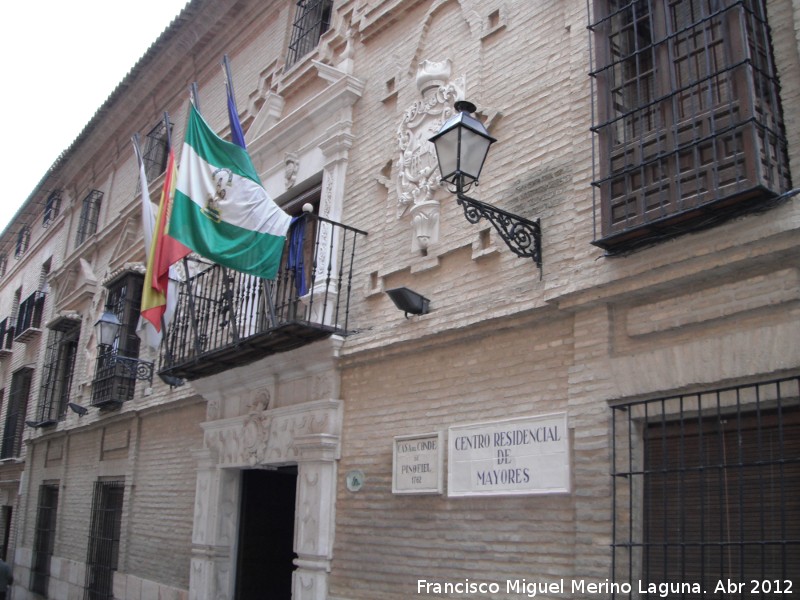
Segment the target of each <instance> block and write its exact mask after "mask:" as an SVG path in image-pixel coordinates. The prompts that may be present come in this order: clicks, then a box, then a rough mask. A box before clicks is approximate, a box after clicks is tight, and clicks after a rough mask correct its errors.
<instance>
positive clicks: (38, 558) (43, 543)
mask: <svg viewBox="0 0 800 600" xmlns="http://www.w3.org/2000/svg"><path fill="white" fill-rule="evenodd" d="M57 510H58V485H57V484H45V485H42V486H41V487H40V488H39V505H38V506H37V508H36V533H35V537H34V540H33V556H32V557H31V583H30V586H31V587H30V589H31V591H32V592H34V593H36V594H41V595H42V596H45V597H46V596H47V586H48V584H49V582H50V559H51V557H52V556H53V548H54V547H55V541H56V513H57Z"/></svg>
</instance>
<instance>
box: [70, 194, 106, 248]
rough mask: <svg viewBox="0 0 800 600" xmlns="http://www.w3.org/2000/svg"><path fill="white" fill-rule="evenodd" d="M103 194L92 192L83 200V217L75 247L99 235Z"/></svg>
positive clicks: (79, 223) (79, 222) (80, 219)
mask: <svg viewBox="0 0 800 600" xmlns="http://www.w3.org/2000/svg"><path fill="white" fill-rule="evenodd" d="M102 200H103V192H101V191H99V190H92V191H91V192H89V193H88V194H87V195H86V197H85V198H84V199H83V204H82V205H81V216H80V218H79V220H78V238H77V240H76V243H75V246H76V247H77V246H80V245H81V244H83V242H85V241H86V239H87V238H88V237H90V236H92V235H94V234H95V233H97V223H98V221H99V219H100V204H101V202H102Z"/></svg>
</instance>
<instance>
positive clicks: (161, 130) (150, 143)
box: [142, 121, 172, 181]
mask: <svg viewBox="0 0 800 600" xmlns="http://www.w3.org/2000/svg"><path fill="white" fill-rule="evenodd" d="M170 129H172V124H171V123H170ZM168 152H169V135H167V128H166V126H165V124H164V121H161V122H160V123H159V124H158V125H156V126H155V127H154V128H153V129H152V130H151V131H150V133H148V134H147V139H146V142H145V148H144V156H143V157H142V160H143V162H144V170H145V175H146V176H147V179H148V181H152V180H153V179H155V178H156V177H158V176H159V175H161V173H163V172H164V171H165V170H166V168H167V158H168V156H169V155H168Z"/></svg>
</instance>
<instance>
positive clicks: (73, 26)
mask: <svg viewBox="0 0 800 600" xmlns="http://www.w3.org/2000/svg"><path fill="white" fill-rule="evenodd" d="M186 3H187V0H137V1H136V2H115V1H113V0H112V1H109V0H73V1H72V2H64V1H63V0H59V1H56V0H41V1H34V0H22V1H18V0H15V1H12V2H7V3H5V4H4V6H3V34H2V35H0V49H1V50H2V52H1V53H0V56H3V59H4V68H3V70H2V76H3V86H2V90H3V103H4V105H5V106H4V110H3V114H4V115H5V123H4V124H3V133H4V134H5V139H4V140H3V143H2V144H0V148H2V150H0V152H2V163H0V164H4V165H5V169H6V171H5V172H6V176H5V177H4V178H3V179H4V181H3V190H2V199H0V231H2V230H4V229H5V228H6V226H7V225H8V223H9V221H10V220H11V218H12V217H13V216H14V215H15V214H16V212H17V210H18V209H19V207H20V206H21V205H22V203H23V202H24V201H25V200H26V199H27V198H28V196H30V194H31V193H32V192H33V190H34V188H35V187H36V185H37V184H38V183H39V180H40V179H41V178H42V176H43V175H44V174H45V172H46V171H47V169H49V168H50V166H51V165H52V164H53V162H55V160H56V158H58V156H59V154H61V152H63V151H64V150H66V149H67V148H68V147H69V146H70V144H72V142H73V141H74V140H75V138H76V137H78V134H79V133H80V132H81V131H82V130H83V128H84V126H85V125H86V124H87V123H88V122H89V120H90V119H91V118H92V116H93V115H94V113H95V112H96V111H97V109H98V108H100V105H101V104H103V102H105V100H106V99H107V98H108V96H109V95H110V94H111V92H113V91H114V88H116V87H117V84H118V83H120V82H121V81H122V79H123V78H124V77H125V75H126V74H127V73H128V71H130V70H131V68H132V67H133V66H134V65H135V64H136V62H137V61H138V60H139V58H141V57H142V55H143V54H144V53H145V52H146V51H147V49H148V48H149V47H150V45H151V44H152V43H153V42H155V40H156V38H158V36H159V35H160V34H161V33H162V32H163V31H164V29H166V28H167V26H168V25H169V24H170V23H171V22H172V20H173V19H174V18H175V17H176V16H177V15H178V14H179V13H180V11H181V9H182V8H183V7H184V6H185V5H186Z"/></svg>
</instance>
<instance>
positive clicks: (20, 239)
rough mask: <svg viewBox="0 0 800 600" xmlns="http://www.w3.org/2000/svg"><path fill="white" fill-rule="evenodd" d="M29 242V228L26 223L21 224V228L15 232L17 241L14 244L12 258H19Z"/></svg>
mask: <svg viewBox="0 0 800 600" xmlns="http://www.w3.org/2000/svg"><path fill="white" fill-rule="evenodd" d="M30 243H31V228H30V226H28V225H23V226H22V229H20V230H19V232H18V233H17V243H16V245H15V246H14V258H21V257H22V255H23V254H25V252H26V251H27V250H28V245H29V244H30Z"/></svg>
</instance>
